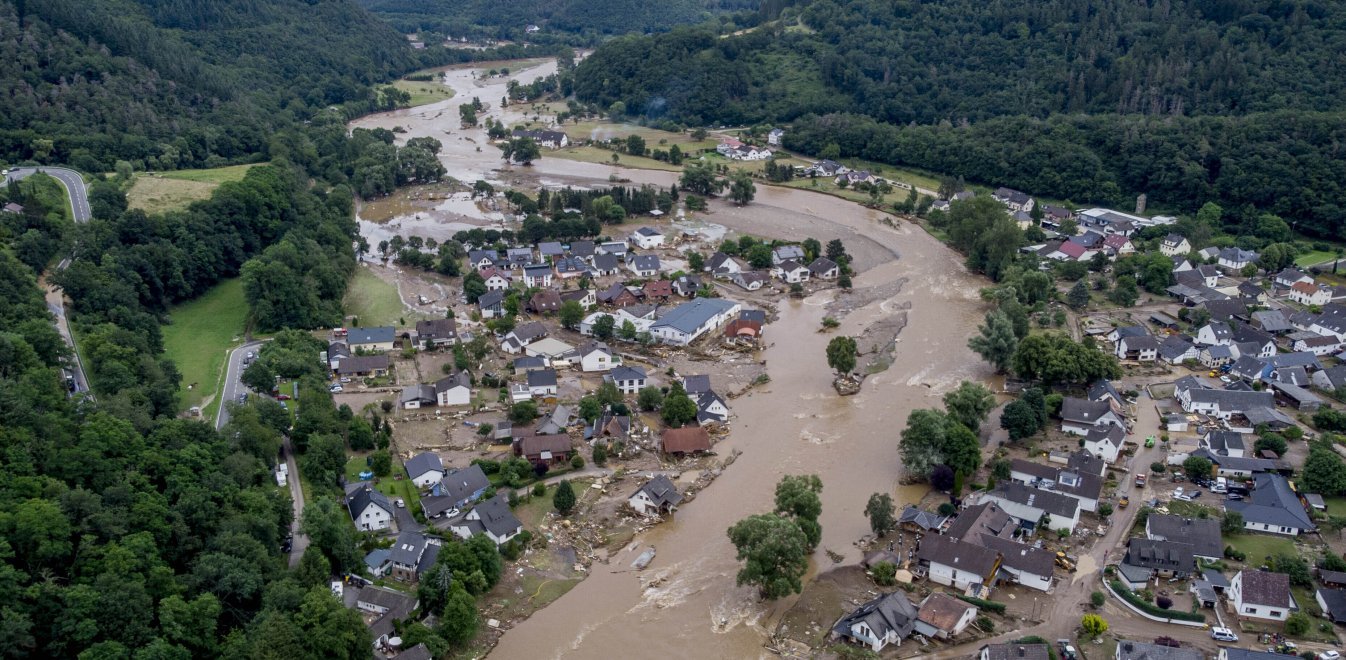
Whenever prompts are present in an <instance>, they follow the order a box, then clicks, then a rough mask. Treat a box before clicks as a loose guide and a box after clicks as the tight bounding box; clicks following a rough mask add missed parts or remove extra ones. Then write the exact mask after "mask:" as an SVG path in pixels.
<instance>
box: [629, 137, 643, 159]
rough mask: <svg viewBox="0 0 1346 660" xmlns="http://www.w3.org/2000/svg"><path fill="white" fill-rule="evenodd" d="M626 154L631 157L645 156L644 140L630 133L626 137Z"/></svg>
mask: <svg viewBox="0 0 1346 660" xmlns="http://www.w3.org/2000/svg"><path fill="white" fill-rule="evenodd" d="M626 153H628V154H631V155H632V156H644V155H645V138H643V137H640V136H639V135H636V134H634V133H632V134H631V135H628V136H626Z"/></svg>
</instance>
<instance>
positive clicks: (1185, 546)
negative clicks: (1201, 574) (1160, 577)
mask: <svg viewBox="0 0 1346 660" xmlns="http://www.w3.org/2000/svg"><path fill="white" fill-rule="evenodd" d="M1126 563H1128V564H1131V565H1132V566H1139V567H1141V568H1150V569H1154V570H1160V571H1177V572H1180V573H1191V572H1192V571H1194V570H1196V557H1195V556H1193V554H1192V545H1191V544H1189V543H1178V542H1175V541H1157V540H1154V539H1131V542H1130V543H1129V544H1128V545H1127V547H1126Z"/></svg>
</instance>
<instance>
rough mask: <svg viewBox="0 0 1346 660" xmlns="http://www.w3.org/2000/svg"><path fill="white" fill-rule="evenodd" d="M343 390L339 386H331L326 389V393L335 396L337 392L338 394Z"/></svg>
mask: <svg viewBox="0 0 1346 660" xmlns="http://www.w3.org/2000/svg"><path fill="white" fill-rule="evenodd" d="M343 389H345V388H343V387H342V386H340V385H333V386H331V387H329V388H327V391H328V392H331V393H333V394H336V393H337V392H340V391H342V390H343Z"/></svg>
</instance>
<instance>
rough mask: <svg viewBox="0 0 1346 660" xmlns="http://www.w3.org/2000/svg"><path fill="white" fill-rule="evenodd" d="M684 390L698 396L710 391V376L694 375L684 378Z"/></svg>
mask: <svg viewBox="0 0 1346 660" xmlns="http://www.w3.org/2000/svg"><path fill="white" fill-rule="evenodd" d="M682 389H683V390H684V391H686V392H687V393H688V394H691V395H696V394H700V393H702V392H709V391H710V376H708V375H706V374H692V375H689V376H683V377H682Z"/></svg>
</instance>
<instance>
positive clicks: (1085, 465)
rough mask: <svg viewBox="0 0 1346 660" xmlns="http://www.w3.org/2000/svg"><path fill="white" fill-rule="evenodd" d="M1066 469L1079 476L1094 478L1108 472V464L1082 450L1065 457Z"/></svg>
mask: <svg viewBox="0 0 1346 660" xmlns="http://www.w3.org/2000/svg"><path fill="white" fill-rule="evenodd" d="M1066 467H1067V468H1068V469H1071V470H1074V471H1076V472H1078V473H1080V474H1092V475H1093V476H1095V477H1101V476H1103V475H1104V474H1106V473H1107V471H1108V464H1107V463H1106V462H1105V461H1103V459H1101V458H1098V457H1096V456H1094V455H1093V454H1090V453H1089V452H1087V451H1085V450H1083V449H1080V450H1078V451H1076V452H1074V453H1072V454H1070V455H1068V456H1066Z"/></svg>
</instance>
